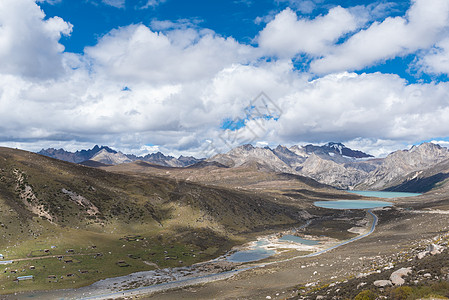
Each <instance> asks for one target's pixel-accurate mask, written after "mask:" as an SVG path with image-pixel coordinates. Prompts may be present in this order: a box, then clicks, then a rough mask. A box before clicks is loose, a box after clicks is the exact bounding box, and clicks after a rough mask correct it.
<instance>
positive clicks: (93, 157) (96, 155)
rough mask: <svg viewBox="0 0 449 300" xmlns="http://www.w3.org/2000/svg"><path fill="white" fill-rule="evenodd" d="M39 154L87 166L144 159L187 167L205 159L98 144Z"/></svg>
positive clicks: (161, 163)
mask: <svg viewBox="0 0 449 300" xmlns="http://www.w3.org/2000/svg"><path fill="white" fill-rule="evenodd" d="M38 154H41V155H45V156H48V157H52V158H56V159H59V160H64V161H68V162H72V163H78V164H83V165H86V166H101V165H118V164H123V163H129V162H133V161H138V160H142V161H145V162H148V163H152V164H156V165H160V166H166V167H187V166H190V165H194V164H196V163H198V162H201V161H203V159H197V158H195V157H192V156H182V155H181V156H180V157H179V158H175V157H173V156H166V155H164V154H163V153H161V152H157V153H152V154H148V155H145V156H136V155H133V154H123V153H122V152H118V151H115V150H113V149H111V148H109V147H107V146H101V147H99V146H98V145H96V146H95V147H93V148H92V149H89V150H81V151H76V152H69V151H65V150H64V149H54V148H49V149H42V150H41V151H39V152H38Z"/></svg>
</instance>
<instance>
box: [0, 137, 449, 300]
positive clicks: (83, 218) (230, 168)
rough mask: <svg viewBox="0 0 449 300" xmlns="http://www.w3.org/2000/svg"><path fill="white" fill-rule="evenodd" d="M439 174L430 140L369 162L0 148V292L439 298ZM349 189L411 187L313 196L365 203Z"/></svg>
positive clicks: (301, 149)
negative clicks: (337, 203) (369, 203)
mask: <svg viewBox="0 0 449 300" xmlns="http://www.w3.org/2000/svg"><path fill="white" fill-rule="evenodd" d="M448 178H449V150H448V149H447V148H445V147H441V146H439V145H436V144H433V143H423V144H421V145H417V146H413V147H411V148H410V149H407V150H399V151H396V152H393V153H391V154H389V155H388V156H386V157H384V158H375V157H373V156H372V155H370V154H367V153H364V152H362V151H358V150H353V149H350V148H348V147H346V146H345V145H343V144H341V143H327V144H324V145H304V146H298V145H294V146H291V147H285V146H281V145H279V146H277V147H276V148H274V149H272V148H269V147H265V148H260V147H254V146H252V145H249V144H248V145H242V146H240V147H237V148H234V149H232V150H231V151H229V152H227V153H224V154H218V155H215V156H213V157H211V158H207V159H204V158H195V157H190V156H180V157H178V158H176V157H173V156H166V155H164V154H163V153H160V152H158V153H153V154H148V155H145V156H136V155H130V154H124V153H121V152H118V151H116V150H113V149H111V148H109V147H107V146H101V147H100V146H95V147H94V148H92V149H89V150H81V151H77V152H68V151H65V150H64V149H59V150H57V149H53V148H50V149H42V150H41V151H40V152H39V153H31V152H27V151H22V150H17V149H10V148H0V226H1V227H0V271H1V272H0V287H1V290H0V294H1V295H2V297H4V298H6V299H28V298H30V297H33V298H34V299H61V298H64V299H83V298H86V299H87V298H88V299H114V298H115V299H120V298H126V297H128V298H130V297H138V298H144V299H146V298H151V299H237V298H239V299H290V298H291V299H351V298H356V299H375V298H360V297H363V296H364V295H368V296H369V295H375V296H373V297H386V298H392V299H408V298H397V297H399V296H397V295H400V293H402V292H404V291H405V292H407V293H409V294H408V295H420V296H419V297H428V296H430V295H431V294H432V293H431V292H434V291H436V292H435V293H436V294H435V293H434V294H435V295H441V296H444V293H446V295H449V294H447V293H449V281H448V276H449V272H448V270H449V260H448V257H449V252H448V238H449V236H448V229H449V221H448V218H447V215H448V214H449V199H448V198H447V195H448V191H449V181H448ZM351 190H354V191H361V190H363V191H375V192H378V191H384V192H409V193H419V194H414V195H413V197H405V196H406V194H391V193H390V194H389V193H387V194H381V197H387V196H386V195H390V196H391V195H393V196H391V197H392V198H389V199H380V200H383V201H388V202H389V203H388V206H387V207H377V208H374V209H330V208H323V207H320V206H319V205H315V204H316V202H317V201H332V200H376V199H374V198H372V197H370V196H361V195H358V194H355V193H352V192H351ZM350 192H351V193H350ZM382 195H384V196H382ZM390 196H388V197H390ZM408 196H410V195H408ZM378 200H379V199H378ZM256 254H257V255H260V257H259V256H257V258H255V257H252V256H251V255H256ZM235 257H240V258H239V259H237V258H235ZM398 278H399V279H398ZM428 291H430V292H428ZM434 294H432V295H434ZM392 295H393V296H392ZM395 295H396V296H395ZM370 297H371V296H370ZM395 297H396V298H395ZM413 297H414V296H413ZM417 297H418V296H417ZM410 299H415V298H410Z"/></svg>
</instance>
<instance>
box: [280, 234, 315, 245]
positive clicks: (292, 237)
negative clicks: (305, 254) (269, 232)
mask: <svg viewBox="0 0 449 300" xmlns="http://www.w3.org/2000/svg"><path fill="white" fill-rule="evenodd" d="M279 240H280V241H286V242H294V243H298V244H303V245H309V246H315V245H318V243H319V242H318V241H313V240H306V239H303V238H300V237H299V236H296V235H291V234H286V235H284V236H283V237H281V238H280V239H279Z"/></svg>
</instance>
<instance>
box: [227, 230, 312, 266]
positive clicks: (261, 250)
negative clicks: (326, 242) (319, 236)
mask: <svg viewBox="0 0 449 300" xmlns="http://www.w3.org/2000/svg"><path fill="white" fill-rule="evenodd" d="M278 241H280V242H291V243H296V244H302V245H308V246H315V245H318V244H319V241H313V240H306V239H303V238H300V237H298V236H295V235H291V234H285V235H284V236H283V237H281V238H279V239H278ZM269 244H270V242H269V241H268V240H266V239H261V240H258V241H257V242H256V243H255V245H254V246H253V247H251V248H250V249H247V250H242V251H237V252H235V253H233V254H231V255H229V256H228V257H226V260H227V261H230V262H234V263H246V262H253V261H258V260H262V259H264V258H268V257H270V256H273V255H274V254H276V251H275V250H271V249H270V250H268V249H266V248H265V246H267V245H269Z"/></svg>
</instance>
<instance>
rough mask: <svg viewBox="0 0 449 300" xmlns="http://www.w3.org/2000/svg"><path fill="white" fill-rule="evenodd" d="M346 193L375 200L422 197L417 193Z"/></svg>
mask: <svg viewBox="0 0 449 300" xmlns="http://www.w3.org/2000/svg"><path fill="white" fill-rule="evenodd" d="M347 192H348V193H352V194H357V195H360V196H365V197H376V198H400V197H414V196H419V195H422V194H418V193H403V192H380V191H347Z"/></svg>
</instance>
